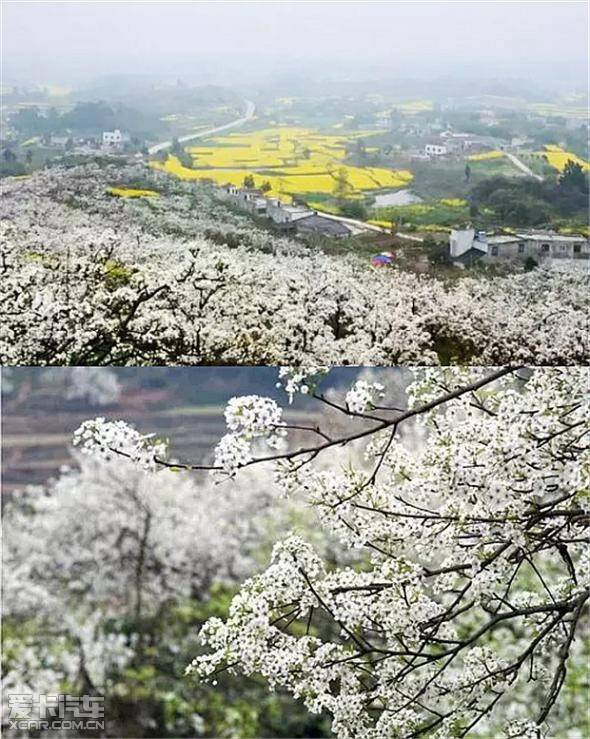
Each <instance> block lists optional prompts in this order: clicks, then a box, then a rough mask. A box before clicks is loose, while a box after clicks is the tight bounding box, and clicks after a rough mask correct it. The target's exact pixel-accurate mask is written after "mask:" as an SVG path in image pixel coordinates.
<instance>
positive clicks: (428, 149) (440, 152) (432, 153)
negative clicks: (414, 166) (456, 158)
mask: <svg viewBox="0 0 590 739" xmlns="http://www.w3.org/2000/svg"><path fill="white" fill-rule="evenodd" d="M447 153H448V149H447V147H446V146H445V145H444V144H435V143H432V144H426V146H425V147H424V154H425V155H426V156H428V157H443V156H445V154H447Z"/></svg>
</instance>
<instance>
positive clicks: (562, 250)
mask: <svg viewBox="0 0 590 739" xmlns="http://www.w3.org/2000/svg"><path fill="white" fill-rule="evenodd" d="M449 255H450V257H451V259H452V260H453V263H455V264H457V265H458V266H466V265H469V264H472V263H473V262H474V261H476V260H478V259H482V260H483V261H484V262H485V263H488V264H497V263H501V262H506V263H508V262H525V261H526V260H527V259H533V260H534V261H535V262H536V263H537V264H544V265H550V264H552V263H557V264H562V265H563V266H574V267H575V266H578V267H582V268H584V269H588V268H589V267H590V243H589V242H588V239H587V238H585V237H584V236H579V235H578V236H576V235H569V234H560V233H556V232H554V231H540V230H519V231H516V232H515V233H509V234H508V233H504V234H502V233H501V234H486V233H484V232H483V231H475V229H473V228H465V229H453V230H452V231H451V233H450V236H449ZM582 260H584V261H582Z"/></svg>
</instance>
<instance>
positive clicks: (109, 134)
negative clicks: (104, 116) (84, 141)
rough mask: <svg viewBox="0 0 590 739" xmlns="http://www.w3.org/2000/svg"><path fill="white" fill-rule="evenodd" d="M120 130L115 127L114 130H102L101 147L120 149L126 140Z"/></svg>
mask: <svg viewBox="0 0 590 739" xmlns="http://www.w3.org/2000/svg"><path fill="white" fill-rule="evenodd" d="M128 138H129V137H128V136H126V135H125V134H124V133H123V132H122V131H119V129H118V128H116V129H115V130H114V131H103V132H102V148H103V149H122V148H123V144H124V143H125V142H126V141H128Z"/></svg>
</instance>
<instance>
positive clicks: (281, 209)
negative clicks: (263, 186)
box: [266, 198, 314, 223]
mask: <svg viewBox="0 0 590 739" xmlns="http://www.w3.org/2000/svg"><path fill="white" fill-rule="evenodd" d="M266 214H267V216H268V217H269V218H270V219H271V220H272V221H274V223H294V222H295V221H297V220H298V219H299V218H307V217H308V216H311V215H314V211H313V210H310V209H309V208H304V207H302V206H300V205H285V204H284V203H282V202H281V201H280V200H279V199H278V198H268V199H267V201H266Z"/></svg>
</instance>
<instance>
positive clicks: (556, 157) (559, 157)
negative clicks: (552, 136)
mask: <svg viewBox="0 0 590 739" xmlns="http://www.w3.org/2000/svg"><path fill="white" fill-rule="evenodd" d="M535 154H536V155H537V156H539V157H542V158H543V159H546V160H547V161H548V162H549V164H550V165H551V166H552V167H554V168H555V169H557V170H559V171H560V172H563V170H564V169H565V165H566V164H567V163H568V161H572V162H574V163H575V164H579V165H580V166H581V167H582V169H583V170H584V172H588V171H590V162H587V161H586V160H584V159H582V158H581V157H579V156H577V155H576V154H573V153H572V152H571V151H565V149H562V148H561V146H557V145H555V144H547V145H546V146H545V151H539V152H535Z"/></svg>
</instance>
